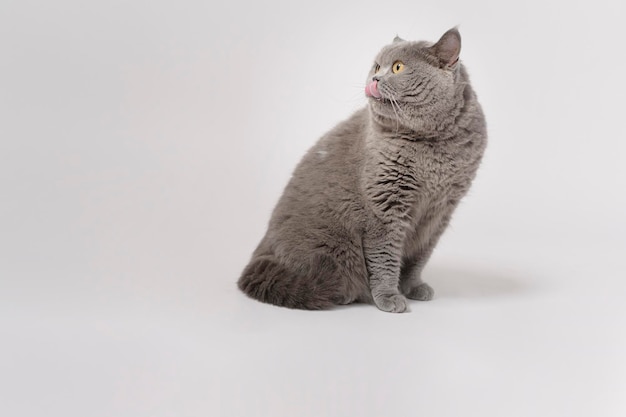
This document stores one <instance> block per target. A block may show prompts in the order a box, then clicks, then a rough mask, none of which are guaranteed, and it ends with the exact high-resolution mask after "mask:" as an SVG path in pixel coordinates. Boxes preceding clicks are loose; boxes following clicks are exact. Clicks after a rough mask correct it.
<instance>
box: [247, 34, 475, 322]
mask: <svg viewBox="0 0 626 417" xmlns="http://www.w3.org/2000/svg"><path fill="white" fill-rule="evenodd" d="M460 51H461V35H460V33H459V31H458V30H457V29H456V28H453V29H450V30H448V31H447V32H446V33H444V34H443V36H442V37H441V38H440V39H439V41H437V42H436V43H434V44H432V43H429V42H425V41H418V42H412V41H405V40H403V39H400V38H399V37H397V36H396V38H395V39H394V40H393V42H392V43H391V44H389V45H387V46H385V47H384V48H383V49H382V50H381V51H380V53H379V54H378V55H377V57H376V59H375V62H374V64H373V66H372V68H371V70H370V72H369V74H368V76H367V81H366V86H365V95H366V97H367V100H368V104H367V106H366V107H365V108H363V109H361V110H359V111H357V112H356V113H355V114H353V115H352V116H351V117H350V118H349V119H347V120H345V121H343V122H341V123H339V124H338V125H337V126H336V127H335V128H334V129H332V130H331V131H330V132H328V133H327V134H326V135H324V136H323V137H322V138H321V139H320V140H319V141H318V142H317V143H316V144H315V145H314V146H313V147H312V148H311V149H310V150H309V151H308V153H307V154H306V155H305V156H304V158H303V159H302V160H301V162H300V163H299V165H298V166H297V168H296V169H295V171H294V173H293V175H292V178H291V180H290V181H289V183H288V185H287V186H286V188H285V190H284V193H283V195H282V197H281V198H280V200H279V202H278V204H277V206H276V208H275V209H274V211H273V213H272V216H271V220H270V222H269V225H268V229H267V233H266V234H265V236H264V237H263V239H262V240H261V242H260V243H259V245H258V247H257V248H256V250H255V251H254V253H253V255H252V259H251V260H250V262H249V264H248V265H247V266H246V267H245V269H244V271H243V273H242V275H241V277H240V278H239V281H238V287H239V288H240V289H241V290H242V291H243V292H244V293H245V294H247V295H248V296H250V297H252V298H254V299H257V300H260V301H263V302H266V303H271V304H275V305H278V306H284V307H289V308H298V309H312V310H316V309H328V308H331V307H333V306H336V305H343V304H349V303H354V302H363V303H370V304H371V303H373V304H375V305H376V306H377V307H378V308H379V309H380V310H383V311H387V312H394V313H401V312H405V311H408V303H407V298H410V299H414V300H430V299H432V298H433V294H434V292H433V289H432V288H431V287H430V286H429V285H428V284H427V283H425V282H423V281H422V279H421V272H422V269H423V268H424V265H425V264H426V262H427V261H428V259H429V257H430V255H431V253H432V251H433V248H434V247H435V245H436V243H437V241H438V239H439V237H440V236H441V234H442V232H443V231H444V229H445V228H446V226H447V225H448V222H449V221H450V217H451V215H452V212H453V211H454V209H455V208H456V206H457V205H458V203H459V200H460V199H461V198H462V197H463V196H464V195H465V193H466V192H467V190H468V188H469V187H470V184H471V182H472V180H473V178H474V176H475V174H476V170H477V169H478V166H479V164H480V161H481V159H482V155H483V152H484V150H485V147H486V144H487V133H486V124H485V119H484V116H483V112H482V109H481V107H480V104H479V103H478V101H477V98H476V95H475V93H474V91H473V90H472V88H471V86H470V83H469V78H468V75H467V72H466V70H465V68H464V66H463V65H462V64H461V62H460V61H459V53H460Z"/></svg>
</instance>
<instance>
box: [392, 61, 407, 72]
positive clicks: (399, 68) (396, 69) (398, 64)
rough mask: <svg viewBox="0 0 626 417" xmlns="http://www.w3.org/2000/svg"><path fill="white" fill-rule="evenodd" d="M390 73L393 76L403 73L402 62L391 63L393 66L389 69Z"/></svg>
mask: <svg viewBox="0 0 626 417" xmlns="http://www.w3.org/2000/svg"><path fill="white" fill-rule="evenodd" d="M391 71H392V72H393V73H394V74H398V73H400V72H402V71H404V64H403V63H402V61H396V62H394V63H393V66H392V67H391Z"/></svg>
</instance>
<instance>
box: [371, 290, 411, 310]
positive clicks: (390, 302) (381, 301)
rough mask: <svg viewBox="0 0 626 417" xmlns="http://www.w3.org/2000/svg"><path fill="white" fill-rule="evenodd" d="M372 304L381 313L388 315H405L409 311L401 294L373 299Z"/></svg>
mask: <svg viewBox="0 0 626 417" xmlns="http://www.w3.org/2000/svg"><path fill="white" fill-rule="evenodd" d="M374 303H375V304H376V307H378V308H379V309H380V310H382V311H386V312H388V313H405V312H408V311H409V306H408V304H407V301H406V298H405V297H404V295H402V294H386V295H379V296H378V297H374Z"/></svg>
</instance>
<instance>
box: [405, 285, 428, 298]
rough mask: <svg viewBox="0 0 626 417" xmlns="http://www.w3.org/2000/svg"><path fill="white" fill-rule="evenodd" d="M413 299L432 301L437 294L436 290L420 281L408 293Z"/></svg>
mask: <svg viewBox="0 0 626 417" xmlns="http://www.w3.org/2000/svg"><path fill="white" fill-rule="evenodd" d="M406 296H407V297H409V298H410V299H411V300H419V301H430V300H432V299H433V297H434V296H435V290H433V288H432V287H431V286H430V285H428V284H426V283H425V282H421V283H419V285H417V286H416V287H413V288H411V289H410V290H409V292H408V293H407V294H406Z"/></svg>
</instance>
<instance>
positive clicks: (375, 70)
mask: <svg viewBox="0 0 626 417" xmlns="http://www.w3.org/2000/svg"><path fill="white" fill-rule="evenodd" d="M378 71H380V65H378V64H376V67H374V74H378Z"/></svg>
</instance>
